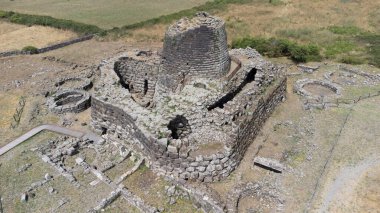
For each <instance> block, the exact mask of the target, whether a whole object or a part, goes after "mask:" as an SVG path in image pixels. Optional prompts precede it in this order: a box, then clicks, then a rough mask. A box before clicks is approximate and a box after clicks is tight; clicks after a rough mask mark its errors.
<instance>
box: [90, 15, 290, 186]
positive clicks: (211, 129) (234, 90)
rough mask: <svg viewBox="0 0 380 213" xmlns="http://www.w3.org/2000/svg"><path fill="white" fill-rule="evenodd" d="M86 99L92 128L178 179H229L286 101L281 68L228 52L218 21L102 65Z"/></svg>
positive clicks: (183, 26) (205, 18)
mask: <svg viewBox="0 0 380 213" xmlns="http://www.w3.org/2000/svg"><path fill="white" fill-rule="evenodd" d="M99 69H100V73H101V74H100V80H99V81H98V82H97V83H96V84H95V88H94V91H95V92H94V94H93V96H92V99H91V105H92V112H91V116H92V126H93V128H94V129H95V130H97V132H98V133H99V134H102V135H104V137H106V138H107V139H109V140H111V141H118V142H119V143H122V144H124V145H125V146H127V147H131V149H132V148H133V149H134V150H135V151H136V152H139V153H140V154H141V155H142V156H144V158H145V160H146V162H147V164H149V165H150V166H151V168H152V169H153V170H155V171H156V172H158V173H159V174H163V175H166V176H170V177H173V178H176V179H177V178H179V179H183V180H198V181H204V182H212V181H219V180H221V179H223V178H226V177H228V176H229V174H230V173H231V172H232V171H233V170H234V169H235V168H236V167H237V166H238V164H239V162H240V160H241V159H242V158H243V156H244V153H245V151H246V149H247V148H248V146H249V145H250V144H251V142H252V141H253V139H254V138H255V137H256V135H257V134H258V132H259V131H260V128H261V127H262V125H263V123H264V122H265V120H266V119H267V118H268V117H269V116H270V114H271V113H272V112H273V110H274V108H275V107H276V106H277V105H278V104H279V103H280V102H281V101H283V99H284V98H285V90H286V77H285V76H284V74H283V73H284V70H283V68H282V67H278V66H275V65H273V64H272V63H270V62H268V61H267V60H265V59H264V58H263V57H262V56H261V55H260V54H259V53H258V52H256V51H255V50H254V49H250V48H247V49H233V50H230V51H228V49H227V36H226V31H225V23H224V21H223V20H221V19H218V18H215V17H212V16H210V15H208V14H207V13H199V14H197V15H196V16H195V17H194V18H193V19H187V18H184V19H181V20H179V21H178V22H177V23H175V24H174V25H172V26H171V27H169V29H168V31H167V32H166V35H165V40H164V45H163V49H162V50H158V51H152V50H147V51H142V50H135V51H128V52H126V53H124V54H122V55H119V56H117V57H115V58H111V59H107V60H104V61H103V62H102V63H101V64H100V66H99Z"/></svg>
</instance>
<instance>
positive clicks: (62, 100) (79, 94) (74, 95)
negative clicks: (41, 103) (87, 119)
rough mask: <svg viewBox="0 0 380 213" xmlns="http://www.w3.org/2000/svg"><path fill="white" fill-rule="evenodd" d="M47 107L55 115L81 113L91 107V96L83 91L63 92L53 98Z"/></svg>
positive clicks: (49, 100)
mask: <svg viewBox="0 0 380 213" xmlns="http://www.w3.org/2000/svg"><path fill="white" fill-rule="evenodd" d="M47 105H48V106H49V109H50V111H52V112H53V113H57V114H60V113H66V112H74V113H79V112H82V111H84V110H86V109H87V108H89V107H90V106H91V96H90V94H89V93H88V92H85V91H81V90H63V91H60V92H58V93H56V94H54V95H53V96H51V97H50V98H49V99H48V101H47Z"/></svg>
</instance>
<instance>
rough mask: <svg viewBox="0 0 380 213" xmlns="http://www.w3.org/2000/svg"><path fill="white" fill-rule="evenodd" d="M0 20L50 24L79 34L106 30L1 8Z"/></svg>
mask: <svg viewBox="0 0 380 213" xmlns="http://www.w3.org/2000/svg"><path fill="white" fill-rule="evenodd" d="M0 20H5V21H9V22H12V23H16V24H23V25H28V26H32V25H41V26H49V27H54V28H58V29H63V30H71V31H74V32H76V33H79V34H94V33H95V34H99V35H102V34H104V32H105V31H104V30H103V29H100V28H99V27H97V26H94V25H88V24H83V23H79V22H75V21H71V20H64V19H56V18H53V17H50V16H39V15H28V14H22V13H16V12H7V11H1V10H0Z"/></svg>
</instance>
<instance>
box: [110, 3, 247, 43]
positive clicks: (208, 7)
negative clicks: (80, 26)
mask: <svg viewBox="0 0 380 213" xmlns="http://www.w3.org/2000/svg"><path fill="white" fill-rule="evenodd" d="M252 1H254V0H214V1H208V2H206V3H205V4H203V5H200V6H196V7H193V8H190V9H186V10H182V11H179V12H176V13H172V14H169V15H162V16H159V17H157V18H152V19H148V20H145V21H141V22H138V23H135V24H130V25H125V26H123V27H121V28H114V29H112V30H110V33H113V34H114V35H117V36H118V37H120V36H123V35H126V34H128V30H133V29H137V28H143V27H149V26H153V25H155V24H168V23H171V22H173V21H175V20H178V19H180V18H183V17H193V16H194V15H195V14H196V13H197V12H200V11H207V12H212V13H215V12H217V11H223V10H224V9H226V8H227V5H229V4H244V3H249V2H252Z"/></svg>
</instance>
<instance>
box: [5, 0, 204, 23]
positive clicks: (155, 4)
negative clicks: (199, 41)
mask: <svg viewBox="0 0 380 213" xmlns="http://www.w3.org/2000/svg"><path fill="white" fill-rule="evenodd" d="M207 1H208V0H155V1H151V0H112V1H109V0H34V1H30V0H16V1H0V8H2V10H7V11H15V12H19V13H25V14H33V15H44V16H52V17H54V18H57V19H67V20H73V21H76V22H81V23H85V24H89V25H95V26H98V27H100V28H104V29H111V28H113V27H121V26H124V25H130V24H133V23H137V22H141V21H144V20H148V19H151V18H155V17H158V16H161V15H167V14H171V13H174V12H178V11H181V10H184V9H189V8H192V7H194V6H199V5H202V4H204V3H206V2H207Z"/></svg>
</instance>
